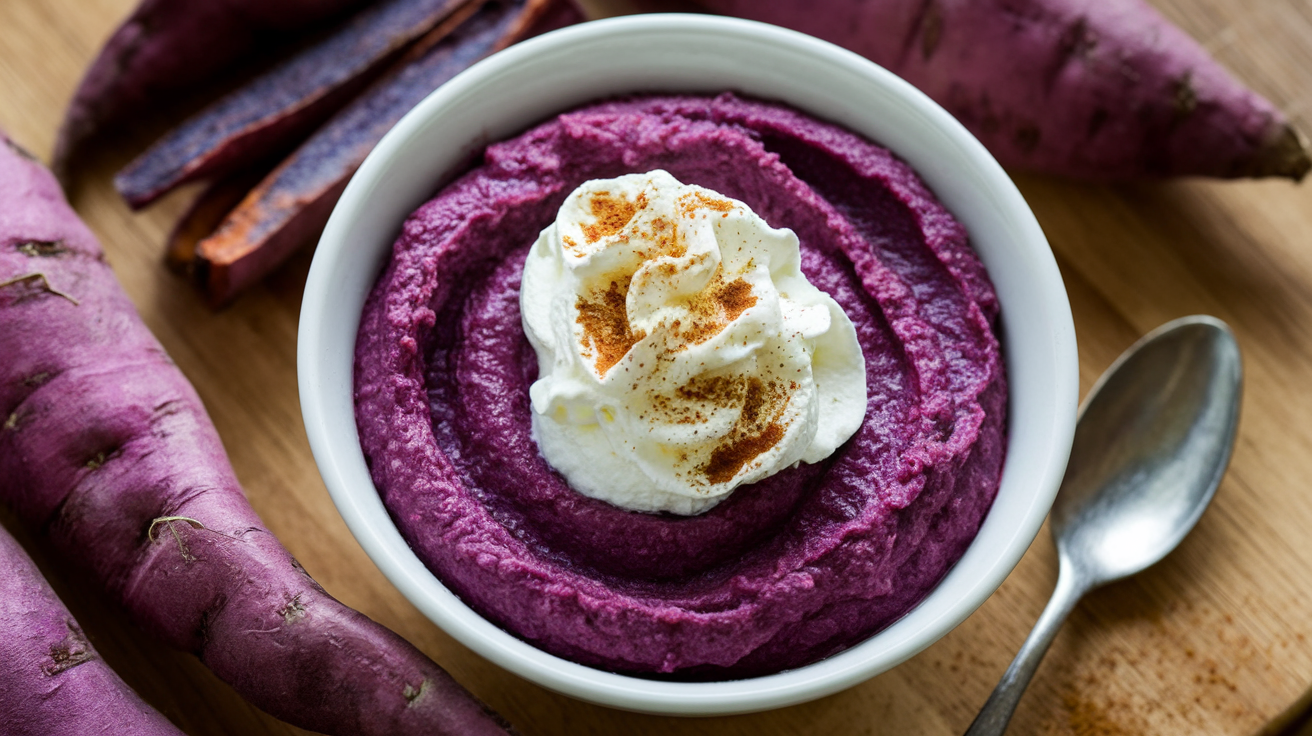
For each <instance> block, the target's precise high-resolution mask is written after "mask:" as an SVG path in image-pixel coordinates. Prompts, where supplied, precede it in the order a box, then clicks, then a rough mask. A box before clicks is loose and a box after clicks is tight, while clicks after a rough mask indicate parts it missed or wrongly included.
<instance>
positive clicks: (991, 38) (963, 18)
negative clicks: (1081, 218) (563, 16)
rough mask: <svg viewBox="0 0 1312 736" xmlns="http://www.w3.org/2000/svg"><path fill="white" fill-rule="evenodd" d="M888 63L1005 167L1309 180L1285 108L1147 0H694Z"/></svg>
mask: <svg viewBox="0 0 1312 736" xmlns="http://www.w3.org/2000/svg"><path fill="white" fill-rule="evenodd" d="M698 2H700V3H701V4H702V5H704V6H706V7H707V8H710V9H712V10H715V11H717V12H721V13H727V14H730V15H737V16H742V17H746V18H752V19H755V20H762V21H766V22H768V23H774V24H776V25H781V26H785V27H789V28H794V29H797V30H799V31H803V32H805V33H809V34H812V35H815V36H819V37H820V38H823V39H826V40H828V41H832V42H834V43H836V44H839V45H840V46H845V47H847V48H849V49H851V50H853V51H856V52H857V53H860V54H863V55H865V56H866V57H868V58H870V59H871V60H873V61H875V62H876V63H878V64H880V65H882V66H884V67H886V68H888V69H890V70H892V71H893V72H894V73H896V74H898V75H900V76H902V77H903V78H905V79H906V80H907V81H909V82H911V83H912V84H914V85H916V86H917V87H919V88H920V89H921V90H923V91H924V92H926V93H927V94H928V95H929V96H930V97H933V98H934V99H935V100H936V101H937V102H938V103H939V104H941V105H943V106H944V107H946V108H947V109H948V111H949V112H951V113H952V114H953V115H956V116H957V118H958V119H960V120H961V121H962V122H963V123H965V125H966V127H968V128H970V130H971V132H973V133H974V134H975V135H976V136H978V137H979V139H980V140H981V141H982V142H983V143H984V145H985V146H987V147H988V148H989V150H990V151H992V152H993V155H994V156H996V157H997V158H998V160H999V161H1001V162H1002V163H1003V164H1004V165H1007V166H1015V167H1018V168H1026V169H1032V170H1038V171H1045V172H1050V173H1054V174H1061V175H1066V176H1073V177H1083V178H1092V179H1128V178H1133V177H1140V176H1184V175H1202V176H1218V177H1241V176H1254V177H1260V176H1285V177H1289V178H1292V179H1296V180H1297V179H1301V178H1302V177H1303V176H1304V175H1305V174H1306V173H1307V171H1308V169H1309V167H1310V166H1312V161H1310V160H1309V158H1308V153H1307V149H1306V145H1305V143H1304V142H1303V140H1302V138H1301V137H1300V136H1299V134H1298V132H1297V131H1296V130H1295V129H1294V128H1293V127H1292V126H1291V125H1290V123H1289V121H1288V120H1287V119H1286V118H1285V116H1284V115H1282V114H1281V113H1280V111H1279V110H1277V109H1276V108H1275V107H1274V106H1273V105H1272V104H1271V103H1270V102H1268V101H1267V100H1265V99H1263V98H1262V97H1261V96H1259V95H1258V94H1256V93H1254V92H1253V91H1251V90H1249V89H1247V88H1246V87H1245V86H1244V85H1243V84H1241V83H1240V82H1239V81H1238V80H1236V79H1235V78H1234V77H1232V76H1231V75H1230V74H1229V73H1228V72H1227V71H1225V69H1223V68H1222V67H1221V66H1220V65H1219V64H1217V63H1216V61H1214V60H1213V59H1212V58H1211V57H1210V56H1208V55H1207V52H1206V51H1204V50H1203V48H1202V47H1201V46H1199V45H1198V43H1197V42H1195V41H1194V40H1193V39H1192V38H1190V37H1189V36H1188V35H1187V34H1186V33H1184V31H1182V30H1180V29H1179V28H1177V27H1176V26H1174V25H1173V24H1171V23H1170V22H1169V21H1167V20H1166V19H1165V18H1163V17H1162V16H1161V15H1160V14H1158V12H1157V11H1156V10H1154V9H1153V8H1151V7H1149V6H1148V5H1147V4H1146V3H1144V2H1143V0H1097V1H1096V2H1089V1H1088V0H914V1H913V0H904V1H895V0H890V1H889V2H860V1H859V0H834V2H831V3H829V4H828V5H827V6H826V12H816V8H815V4H814V3H812V2H808V1H807V0H698Z"/></svg>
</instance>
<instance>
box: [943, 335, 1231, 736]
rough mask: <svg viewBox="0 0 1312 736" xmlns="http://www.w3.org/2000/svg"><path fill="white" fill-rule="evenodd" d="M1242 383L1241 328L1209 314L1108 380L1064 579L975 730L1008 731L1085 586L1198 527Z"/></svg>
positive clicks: (1154, 344)
mask: <svg viewBox="0 0 1312 736" xmlns="http://www.w3.org/2000/svg"><path fill="white" fill-rule="evenodd" d="M1242 382H1243V368H1242V365H1241V361H1240V357H1239V346H1238V345H1237V344H1236V343H1235V339H1234V335H1233V334H1231V332H1230V328H1229V327H1227V326H1226V324H1225V323H1224V322H1222V321H1220V320H1218V319H1216V318H1214V317H1207V316H1195V317H1185V318H1183V319H1178V320H1175V321H1174V322H1169V323H1167V324H1165V325H1162V326H1161V327H1159V328H1157V329H1156V330H1154V331H1152V332H1151V333H1149V334H1148V335H1146V336H1145V337H1144V338H1143V339H1142V340H1140V341H1139V342H1137V343H1135V344H1134V346H1133V347H1131V348H1130V349H1129V350H1127V351H1125V353H1124V354H1123V355H1121V357H1120V358H1119V359H1117V361H1116V362H1115V363H1114V364H1113V365H1112V367H1111V368H1108V369H1107V372H1106V373H1104V374H1103V375H1102V378H1100V379H1098V383H1097V384H1096V385H1095V386H1094V387H1093V390H1092V391H1090V392H1089V396H1088V398H1087V399H1086V400H1085V402H1084V406H1083V407H1082V408H1081V409H1080V417H1079V423H1078V424H1077V425H1076V428H1075V443H1074V445H1073V446H1072V447H1071V458H1070V463H1069V465H1067V467H1066V476H1065V478H1063V479H1062V484H1061V490H1059V491H1058V492H1057V500H1056V501H1055V502H1054V503H1053V506H1052V515H1051V516H1050V518H1049V521H1050V524H1051V527H1052V536H1053V539H1054V540H1055V541H1056V542H1057V554H1058V558H1059V560H1060V567H1059V572H1058V574H1057V589H1056V590H1055V591H1053V594H1052V599H1051V600H1049V601H1048V606H1047V607H1046V608H1044V609H1043V614H1042V615H1041V616H1039V620H1038V623H1036V624H1035V625H1034V630H1033V631H1032V632H1030V636H1029V638H1028V639H1026V640H1025V643H1024V644H1023V645H1022V646H1021V648H1020V652H1019V653H1017V655H1016V659H1014V660H1012V663H1011V666H1010V667H1008V668H1007V671H1006V673H1005V674H1003V676H1002V681H1001V682H999V683H998V686H997V687H996V688H995V689H994V690H993V694H992V695H990V696H989V699H988V702H986V703H985V704H984V708H983V709H982V710H981V711H980V713H979V715H978V716H976V718H975V722H974V723H972V724H971V725H970V729H969V730H967V731H966V736H986V735H988V734H993V735H997V734H1002V733H1003V732H1005V731H1006V730H1007V722H1008V721H1010V720H1011V714H1012V713H1013V712H1014V711H1015V710H1016V704H1017V703H1019V702H1020V698H1021V695H1022V694H1024V692H1025V687H1026V686H1027V685H1029V682H1030V678H1031V677H1033V675H1034V671H1035V670H1036V669H1038V667H1039V662H1040V661H1042V660H1043V655H1044V653H1046V652H1047V651H1048V645H1050V644H1051V643H1052V640H1053V638H1054V637H1055V636H1056V634H1057V629H1059V628H1060V627H1061V624H1062V622H1063V621H1065V620H1066V616H1067V614H1069V613H1070V612H1071V610H1072V609H1073V608H1075V604H1076V603H1077V602H1079V600H1080V598H1081V597H1083V596H1084V594H1085V593H1087V592H1089V591H1090V590H1092V589H1094V588H1096V587H1098V586H1100V585H1104V584H1106V583H1110V582H1112V581H1114V580H1120V579H1121V578H1124V577H1128V576H1130V575H1133V574H1135V573H1137V572H1140V571H1142V570H1143V569H1144V568H1147V567H1148V566H1149V565H1152V564H1153V563H1155V562H1157V561H1158V560H1160V559H1162V558H1163V557H1165V556H1166V554H1167V553H1168V552H1170V551H1171V550H1172V549H1175V547H1176V545H1178V544H1179V543H1180V540H1182V539H1184V536H1185V535H1186V534H1188V533H1189V530H1190V529H1192V528H1193V526H1194V524H1195V523H1196V522H1197V521H1198V517H1200V516H1202V514H1203V509H1205V508H1206V507H1207V504H1208V502H1210V501H1211V500H1212V495H1213V494H1214V493H1215V492H1216V487H1217V485H1219V484H1220V482H1221V476H1222V474H1223V473H1225V468H1226V465H1227V464H1228V463H1229V462H1230V450H1231V448H1232V447H1233V446H1234V440H1235V428H1236V425H1237V424H1238V422H1239V395H1240V386H1241V384H1242Z"/></svg>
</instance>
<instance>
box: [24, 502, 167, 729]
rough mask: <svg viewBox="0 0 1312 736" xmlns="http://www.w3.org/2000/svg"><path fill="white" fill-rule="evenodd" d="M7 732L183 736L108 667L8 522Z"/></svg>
mask: <svg viewBox="0 0 1312 736" xmlns="http://www.w3.org/2000/svg"><path fill="white" fill-rule="evenodd" d="M0 733H3V734H6V736H81V735H82V734H88V733H121V734H139V735H140V736H182V732H181V731H179V730H178V729H177V728H176V727H175V726H174V725H173V724H172V723H170V722H169V720H168V719H167V718H165V717H164V716H162V715H160V714H159V712H158V711H156V710H155V709H153V708H151V707H150V706H149V705H146V704H145V703H144V702H142V700H141V698H139V697H137V694H136V693H135V692H133V691H132V688H130V687H128V685H127V683H125V682H123V680H121V679H119V676H118V675H116V674H114V671H113V670H112V669H110V668H109V665H107V664H105V661H104V660H102V659H101V658H100V655H99V654H97V653H96V648H95V647H93V646H91V642H90V641H88V640H87V637H86V635H85V634H83V633H82V627H81V626H78V623H77V620H75V619H74V618H73V615H72V614H71V613H69V612H68V609H67V608H65V607H64V604H63V603H62V602H61V601H60V600H59V597H58V596H56V595H55V591H53V590H51V589H50V586H49V585H48V584H47V583H46V581H45V578H43V577H42V576H41V572H40V571H39V570H37V569H36V565H34V564H33V563H32V560H31V559H30V558H29V557H28V556H27V553H26V552H24V551H23V548H22V547H20V546H19V544H18V542H17V541H15V540H14V538H13V537H11V536H10V535H9V532H7V531H5V529H4V527H0Z"/></svg>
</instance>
